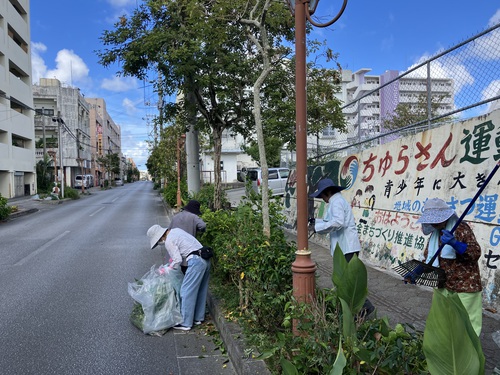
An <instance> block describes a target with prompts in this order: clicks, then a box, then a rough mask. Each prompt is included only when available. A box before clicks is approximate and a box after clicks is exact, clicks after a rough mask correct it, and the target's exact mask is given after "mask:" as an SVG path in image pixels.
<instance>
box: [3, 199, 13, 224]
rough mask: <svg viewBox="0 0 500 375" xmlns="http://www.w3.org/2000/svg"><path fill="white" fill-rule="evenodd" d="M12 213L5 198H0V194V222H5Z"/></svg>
mask: <svg viewBox="0 0 500 375" xmlns="http://www.w3.org/2000/svg"><path fill="white" fill-rule="evenodd" d="M11 212H12V208H11V207H10V206H8V205H7V198H4V197H2V194H0V220H5V219H7V218H8V217H9V215H10V213H11Z"/></svg>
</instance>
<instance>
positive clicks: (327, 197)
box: [309, 178, 375, 316]
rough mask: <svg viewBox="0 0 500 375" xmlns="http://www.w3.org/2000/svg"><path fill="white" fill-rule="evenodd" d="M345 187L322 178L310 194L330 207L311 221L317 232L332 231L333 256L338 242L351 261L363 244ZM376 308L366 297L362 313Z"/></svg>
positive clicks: (370, 311)
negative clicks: (344, 191)
mask: <svg viewBox="0 0 500 375" xmlns="http://www.w3.org/2000/svg"><path fill="white" fill-rule="evenodd" d="M344 189H345V187H342V186H337V185H335V184H334V183H333V181H332V180H331V179H329V178H325V179H323V180H321V181H320V182H319V183H318V187H317V189H316V191H315V192H314V193H312V194H310V195H309V196H310V197H312V198H321V199H323V201H324V202H325V203H328V209H327V212H326V215H325V216H324V217H323V218H322V219H319V218H318V219H315V218H310V219H309V223H310V225H314V231H315V232H316V233H320V234H326V233H330V253H331V255H332V256H333V252H334V251H335V248H336V247H337V244H338V245H339V246H340V248H341V249H342V252H343V253H344V256H345V258H346V260H347V261H348V262H349V261H350V260H351V259H352V257H353V256H354V254H356V255H357V256H359V252H360V250H361V244H360V242H359V237H358V231H357V229H356V222H355V221H354V215H353V213H352V209H351V205H350V204H349V203H348V202H347V201H346V199H345V198H344V197H343V196H342V194H340V192H341V191H342V190H344ZM374 310H375V307H374V306H373V305H372V303H371V302H370V300H368V299H366V301H365V304H364V305H363V310H362V311H361V314H362V315H364V316H368V315H370V314H371V313H372V312H373V311H374Z"/></svg>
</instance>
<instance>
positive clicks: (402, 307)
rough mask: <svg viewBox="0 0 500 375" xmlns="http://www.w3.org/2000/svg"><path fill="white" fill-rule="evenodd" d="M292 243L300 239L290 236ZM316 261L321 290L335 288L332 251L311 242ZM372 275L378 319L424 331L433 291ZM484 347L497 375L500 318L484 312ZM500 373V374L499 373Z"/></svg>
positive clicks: (392, 276) (489, 370) (377, 272)
mask: <svg viewBox="0 0 500 375" xmlns="http://www.w3.org/2000/svg"><path fill="white" fill-rule="evenodd" d="M287 238H288V239H289V240H290V241H297V236H296V235H295V234H292V233H290V232H287ZM309 250H311V252H312V255H311V256H312V260H313V261H314V262H315V263H316V265H317V271H316V275H317V282H318V286H319V287H320V288H331V287H332V286H333V283H332V280H331V275H332V270H333V260H332V256H331V255H330V249H327V248H325V247H323V246H321V245H318V244H315V243H314V240H313V238H311V239H310V240H309ZM365 265H366V266H367V271H368V297H369V298H370V301H371V302H372V303H373V305H374V306H375V308H376V315H377V316H378V317H383V316H387V317H388V318H389V322H390V323H391V325H392V326H394V325H395V324H396V323H409V324H412V325H413V326H414V327H415V328H416V329H418V330H422V331H423V330H424V328H425V321H426V319H427V314H428V313H429V309H430V306H431V301H432V289H431V288H428V287H423V286H417V285H405V284H404V283H403V282H402V280H401V278H400V277H399V276H398V275H397V274H396V273H395V272H392V271H385V270H381V269H379V268H375V267H370V265H369V264H366V262H365ZM481 344H482V348H483V352H484V355H485V357H486V366H485V368H486V372H485V373H486V374H493V373H494V372H493V370H494V368H495V367H497V369H498V370H499V371H500V314H499V313H496V314H493V313H490V312H488V311H484V312H483V329H482V332H481ZM498 373H500V372H498Z"/></svg>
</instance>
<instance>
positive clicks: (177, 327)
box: [173, 324, 191, 331]
mask: <svg viewBox="0 0 500 375" xmlns="http://www.w3.org/2000/svg"><path fill="white" fill-rule="evenodd" d="M173 328H174V329H180V330H181V331H189V330H191V327H186V326H183V325H181V324H177V325H176V326H174V327H173Z"/></svg>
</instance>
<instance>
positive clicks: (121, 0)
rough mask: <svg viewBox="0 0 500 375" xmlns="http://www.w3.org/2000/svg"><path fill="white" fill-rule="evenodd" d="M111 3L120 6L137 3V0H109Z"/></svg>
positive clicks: (116, 6)
mask: <svg viewBox="0 0 500 375" xmlns="http://www.w3.org/2000/svg"><path fill="white" fill-rule="evenodd" d="M108 3H109V5H111V6H113V7H115V8H120V7H126V6H130V5H133V4H135V0H108Z"/></svg>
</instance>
